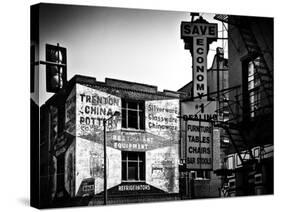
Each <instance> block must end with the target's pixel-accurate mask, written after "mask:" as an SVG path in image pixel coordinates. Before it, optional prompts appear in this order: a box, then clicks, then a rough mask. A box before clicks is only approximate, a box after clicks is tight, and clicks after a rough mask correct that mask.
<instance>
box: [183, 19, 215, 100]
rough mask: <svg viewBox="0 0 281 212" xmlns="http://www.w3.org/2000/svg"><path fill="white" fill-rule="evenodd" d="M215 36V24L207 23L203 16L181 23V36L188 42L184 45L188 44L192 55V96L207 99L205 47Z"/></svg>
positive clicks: (206, 52) (206, 51)
mask: <svg viewBox="0 0 281 212" xmlns="http://www.w3.org/2000/svg"><path fill="white" fill-rule="evenodd" d="M199 19H200V18H199ZM199 21H200V22H201V23H200V22H199ZM204 22H206V23H204ZM217 36H218V26H217V24H212V23H207V21H205V20H204V19H203V18H201V20H197V22H196V21H195V22H182V23H181V38H182V39H183V40H184V42H185V43H186V44H188V45H186V46H189V49H190V50H191V54H192V56H193V58H192V69H193V97H194V98H196V97H199V99H203V100H207V54H208V50H207V49H208V45H209V44H210V43H211V42H212V41H214V40H216V39H217ZM191 48H192V49H191ZM196 100H197V98H196Z"/></svg>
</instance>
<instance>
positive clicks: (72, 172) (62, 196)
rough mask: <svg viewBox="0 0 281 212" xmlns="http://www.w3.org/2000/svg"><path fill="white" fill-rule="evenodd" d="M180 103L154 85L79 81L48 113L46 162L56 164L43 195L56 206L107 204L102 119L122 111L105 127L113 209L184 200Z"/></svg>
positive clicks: (59, 96)
mask: <svg viewBox="0 0 281 212" xmlns="http://www.w3.org/2000/svg"><path fill="white" fill-rule="evenodd" d="M179 97H180V96H179V94H178V93H176V92H172V91H167V90H166V91H165V90H164V91H163V92H159V91H157V87H155V86H149V85H144V84H139V83H132V82H126V81H121V80H115V79H106V80H105V82H98V81H96V80H95V78H90V77H84V76H75V77H73V78H72V79H71V80H70V81H69V83H68V86H67V87H66V88H65V89H63V90H61V91H60V92H59V93H57V94H55V95H54V96H53V97H52V98H50V99H49V100H48V101H47V102H46V103H45V104H44V105H43V106H42V107H41V117H42V126H45V127H44V130H43V129H42V134H41V136H42V137H41V141H42V142H43V143H44V141H46V142H45V144H46V147H45V145H41V151H42V152H43V151H44V152H46V148H48V149H49V154H48V156H47V157H46V155H42V160H41V161H42V162H43V161H45V163H48V164H49V165H48V168H49V174H47V172H48V171H46V172H42V174H41V178H44V173H46V175H48V176H49V179H48V184H49V190H48V191H49V192H45V193H42V197H43V196H44V195H48V198H46V199H49V200H50V205H51V206H52V205H53V206H59V205H60V204H61V205H83V204H87V205H88V204H93V205H95V204H103V194H104V193H103V192H104V156H103V155H104V152H103V151H104V148H103V143H104V128H103V120H104V119H107V118H109V117H111V116H112V115H113V114H114V113H115V112H116V111H118V112H119V113H120V114H121V115H120V116H119V117H117V116H116V117H112V119H109V120H108V121H107V122H106V140H107V150H106V154H107V160H106V163H107V164H106V167H107V189H108V191H107V193H108V202H109V204H114V203H126V202H145V201H159V200H175V199H179V170H178V162H179V148H180V147H179V131H180V129H179V126H180V125H179V118H178V116H179V113H180V111H179V110H180V103H179ZM46 117H48V119H47V118H46ZM43 131H44V132H45V133H44V132H43ZM46 132H49V133H48V134H47V135H46ZM43 157H44V158H43ZM46 158H48V159H46ZM42 167H44V166H42ZM48 168H47V166H46V169H48ZM42 169H43V168H42ZM50 169H51V170H50ZM46 182H47V181H46ZM43 186H44V185H43V184H42V188H43ZM47 193H48V194H47ZM85 199H86V200H85Z"/></svg>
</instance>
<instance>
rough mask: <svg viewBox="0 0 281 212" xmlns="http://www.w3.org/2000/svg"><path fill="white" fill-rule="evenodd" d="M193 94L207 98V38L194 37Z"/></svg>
mask: <svg viewBox="0 0 281 212" xmlns="http://www.w3.org/2000/svg"><path fill="white" fill-rule="evenodd" d="M193 94H194V95H193V96H194V97H197V96H199V97H200V96H204V97H202V99H207V95H206V94H207V38H206V37H194V38H193Z"/></svg>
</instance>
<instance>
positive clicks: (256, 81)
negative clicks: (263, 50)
mask: <svg viewBox="0 0 281 212" xmlns="http://www.w3.org/2000/svg"><path fill="white" fill-rule="evenodd" d="M253 58H254V59H253ZM259 59H260V55H255V56H251V57H250V56H247V57H245V58H243V59H242V85H243V108H244V112H243V114H244V115H243V117H244V119H247V120H249V119H254V118H256V117H257V115H258V113H259V112H258V110H259V109H260V108H261V107H262V105H261V100H262V95H261V93H262V89H261V86H262V85H261V81H260V78H259V77H258V71H259V70H258V67H256V65H258V64H256V65H255V64H254V63H258V62H259ZM250 69H252V71H251V70H250Z"/></svg>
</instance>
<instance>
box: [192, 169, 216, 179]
mask: <svg viewBox="0 0 281 212" xmlns="http://www.w3.org/2000/svg"><path fill="white" fill-rule="evenodd" d="M191 177H192V178H193V179H196V180H203V179H204V180H207V179H210V178H211V173H210V171H207V170H197V171H191Z"/></svg>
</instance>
